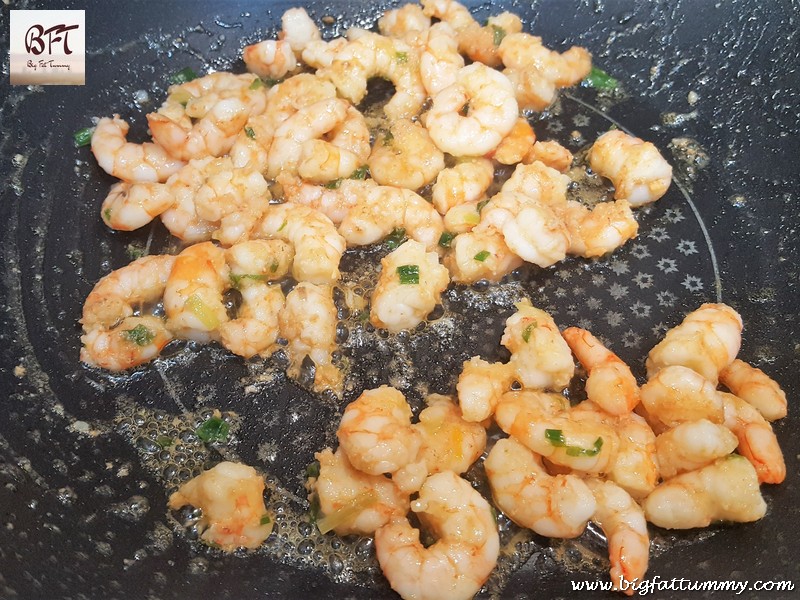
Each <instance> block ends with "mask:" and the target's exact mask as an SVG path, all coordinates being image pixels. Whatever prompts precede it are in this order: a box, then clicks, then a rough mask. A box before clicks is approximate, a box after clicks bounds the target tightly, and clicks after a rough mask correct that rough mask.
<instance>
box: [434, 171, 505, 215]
mask: <svg viewBox="0 0 800 600" xmlns="http://www.w3.org/2000/svg"><path fill="white" fill-rule="evenodd" d="M493 180H494V166H493V165H492V161H490V160H488V159H486V158H464V159H462V160H460V161H458V162H457V163H456V164H455V166H453V167H450V168H449V169H443V170H440V171H439V174H438V175H437V176H436V183H434V184H433V192H432V201H433V205H434V206H435V207H436V210H438V211H439V214H441V215H446V214H448V211H450V209H451V208H453V207H456V206H459V205H461V204H466V203H470V202H477V201H478V200H480V199H481V198H482V197H483V194H484V193H485V192H486V190H488V189H489V186H490V185H492V181H493ZM476 215H477V218H476V219H475V223H473V226H474V225H477V224H478V222H479V220H480V215H479V214H478V213H477V211H476ZM454 216H455V215H454Z"/></svg>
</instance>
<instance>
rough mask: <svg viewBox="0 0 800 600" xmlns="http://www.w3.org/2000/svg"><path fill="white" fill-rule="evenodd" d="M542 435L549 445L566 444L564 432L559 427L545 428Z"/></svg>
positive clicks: (559, 445)
mask: <svg viewBox="0 0 800 600" xmlns="http://www.w3.org/2000/svg"><path fill="white" fill-rule="evenodd" d="M544 437H545V439H546V440H547V441H548V442H550V444H551V445H553V446H556V447H557V448H561V447H563V446H566V445H567V440H565V439H564V432H563V431H561V430H560V429H545V430H544Z"/></svg>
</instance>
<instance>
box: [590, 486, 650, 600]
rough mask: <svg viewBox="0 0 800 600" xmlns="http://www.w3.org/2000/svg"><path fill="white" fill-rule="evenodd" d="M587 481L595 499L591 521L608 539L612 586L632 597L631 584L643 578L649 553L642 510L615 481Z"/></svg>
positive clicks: (647, 535)
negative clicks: (595, 505) (595, 506)
mask: <svg viewBox="0 0 800 600" xmlns="http://www.w3.org/2000/svg"><path fill="white" fill-rule="evenodd" d="M586 483H587V484H588V485H589V488H590V489H591V490H592V493H593V494H594V497H595V500H596V501H597V509H596V510H595V512H594V514H593V515H592V521H594V522H595V523H597V524H598V525H599V526H600V528H601V529H602V530H603V533H605V535H606V540H608V555H609V559H610V560H611V581H612V582H613V584H614V589H615V590H620V589H622V590H623V591H624V592H625V593H626V594H627V595H628V596H632V595H633V593H634V590H633V587H632V586H631V584H632V583H638V582H639V581H642V579H643V577H644V574H645V572H646V571H647V562H648V559H649V555H650V535H649V534H648V532H647V521H646V520H645V516H644V511H643V510H642V507H641V506H639V505H638V504H637V503H636V501H635V500H634V499H633V498H631V496H630V494H628V492H626V491H625V490H624V489H622V488H621V487H619V486H618V485H616V484H615V483H612V482H610V481H600V480H598V479H587V480H586ZM623 582H624V583H623Z"/></svg>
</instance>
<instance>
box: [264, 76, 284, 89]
mask: <svg viewBox="0 0 800 600" xmlns="http://www.w3.org/2000/svg"><path fill="white" fill-rule="evenodd" d="M261 81H263V82H264V85H266V86H267V87H273V86H276V85H278V84H279V83H283V79H275V78H274V77H267V78H266V79H264V78H262V79H261Z"/></svg>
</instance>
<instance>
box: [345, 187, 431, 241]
mask: <svg viewBox="0 0 800 600" xmlns="http://www.w3.org/2000/svg"><path fill="white" fill-rule="evenodd" d="M400 228H402V229H405V231H406V234H407V235H408V236H409V237H410V238H411V239H414V240H416V241H418V242H420V243H421V244H424V246H425V247H426V248H427V249H428V250H433V249H435V248H437V247H438V244H439V238H441V236H442V232H443V231H444V225H443V224H442V217H441V216H440V215H439V213H438V212H436V209H435V208H433V206H431V204H430V203H429V202H427V201H426V200H425V199H424V198H423V197H422V196H420V195H419V194H416V193H415V192H413V191H411V190H408V189H403V188H396V187H391V186H383V185H382V186H375V187H367V188H365V192H364V194H363V195H362V196H361V198H359V200H358V202H357V203H356V204H355V206H353V207H352V208H351V209H350V211H349V212H348V214H347V216H346V217H345V218H344V220H343V221H342V224H341V225H339V233H341V234H342V235H343V236H344V238H345V239H346V240H347V243H348V244H350V245H353V246H363V245H366V244H373V243H375V242H377V241H379V240H381V239H383V238H385V237H386V236H387V235H389V234H390V233H391V232H392V231H394V230H395V229H400Z"/></svg>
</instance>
